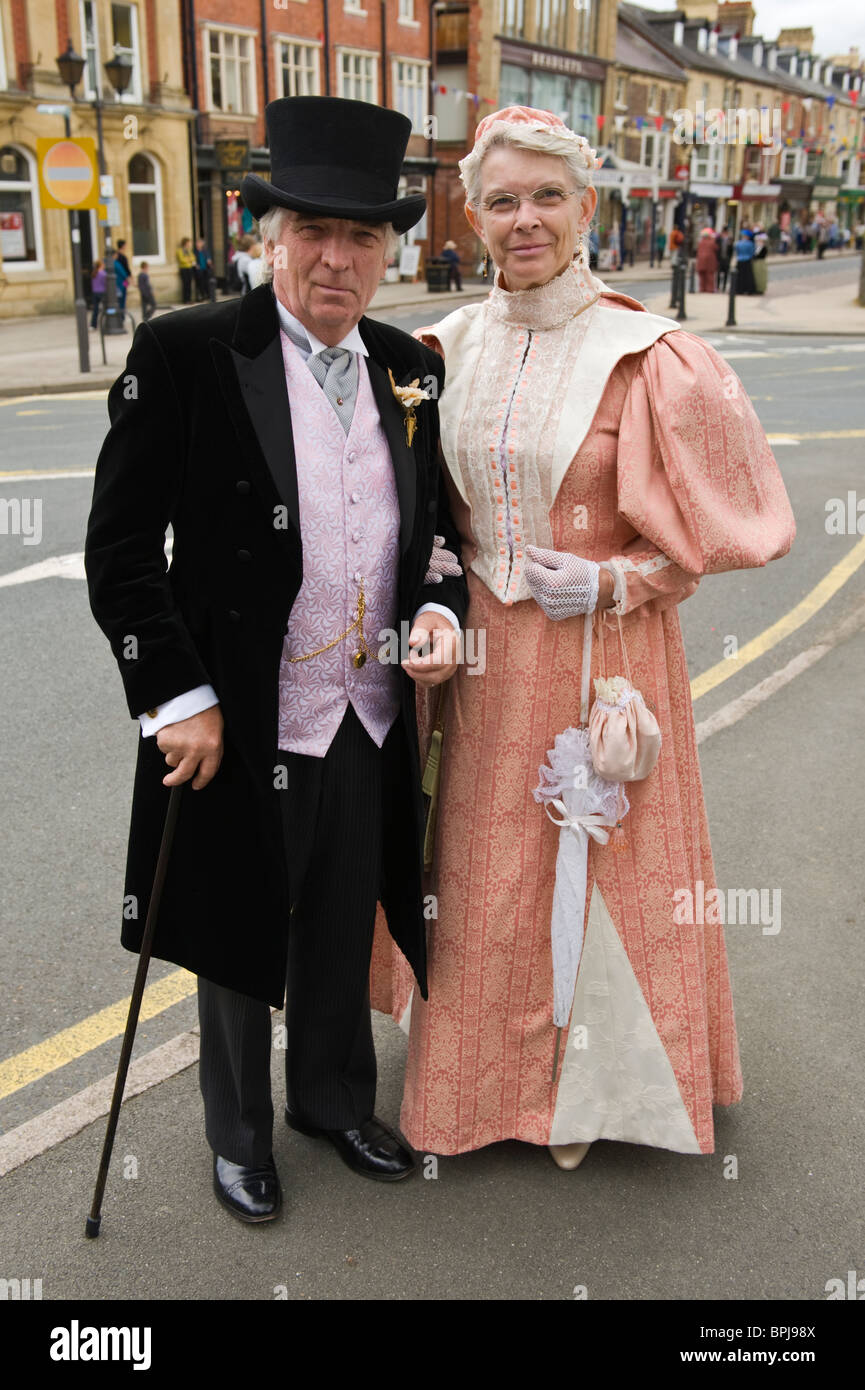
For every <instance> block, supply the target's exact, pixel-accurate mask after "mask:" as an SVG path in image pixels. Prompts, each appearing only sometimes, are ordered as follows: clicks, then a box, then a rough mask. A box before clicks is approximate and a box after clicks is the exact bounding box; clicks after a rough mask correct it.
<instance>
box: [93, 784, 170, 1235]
mask: <svg viewBox="0 0 865 1390" xmlns="http://www.w3.org/2000/svg"><path fill="white" fill-rule="evenodd" d="M183 785H184V784H183V783H182V782H181V783H180V784H179V785H178V786H176V787H172V788H171V795H170V797H169V798H168V810H167V811H166V813H165V826H164V828H163V831H162V843H161V844H160V846H159V858H158V859H157V861H156V873H155V874H154V876H153V889H152V891H151V894H150V905H149V906H148V909H147V920H146V921H145V923H144V935H143V937H142V938H141V950H140V952H139V954H138V969H137V970H136V972H135V984H134V985H133V987H132V998H131V999H130V1001H129V1014H128V1016H127V1019H126V1032H125V1033H124V1034H123V1046H122V1048H121V1049H120V1062H119V1064H118V1067H117V1077H116V1079H115V1082H114V1095H113V1096H112V1098H111V1110H110V1111H109V1114H108V1127H107V1129H106V1131H105V1143H104V1144H103V1146H102V1158H101V1159H100V1162H99V1172H98V1174H97V1177H96V1187H95V1189H94V1192H93V1204H92V1206H91V1208H90V1215H89V1216H88V1218H87V1222H86V1224H85V1227H84V1234H85V1235H86V1236H88V1237H89V1239H90V1240H94V1239H95V1238H96V1236H98V1235H99V1227H100V1224H101V1222H102V1196H103V1193H104V1192H105V1180H106V1178H107V1177H108V1165H109V1163H110V1162H111V1150H112V1149H113V1148H114V1136H115V1134H116V1132H117V1121H118V1119H119V1117H120V1104H121V1101H122V1100H123V1091H124V1088H125V1086H126V1073H127V1072H128V1071H129V1059H130V1057H131V1056H132V1044H133V1042H134V1041H135V1029H136V1028H137V1027H138V1015H139V1013H140V1011H141V997H142V995H143V994H144V982H145V980H146V979H147V967H148V966H149V965H150V953H151V950H152V949H153V933H154V931H155V929H156V917H157V914H158V912H159V902H160V899H161V897H162V886H163V884H164V883H165V875H166V872H167V870H168V859H169V856H170V854H171V842H172V840H173V839H174V827H175V825H176V824H177V813H178V811H179V810H180V793H181V792H182V791H183Z"/></svg>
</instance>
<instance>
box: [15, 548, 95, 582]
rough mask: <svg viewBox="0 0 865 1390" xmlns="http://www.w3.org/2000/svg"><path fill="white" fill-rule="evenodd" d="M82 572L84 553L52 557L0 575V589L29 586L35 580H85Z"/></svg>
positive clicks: (85, 576)
mask: <svg viewBox="0 0 865 1390" xmlns="http://www.w3.org/2000/svg"><path fill="white" fill-rule="evenodd" d="M86 578H87V575H86V574H85V571H84V551H83V550H81V551H78V553H77V554H74V555H52V556H51V557H50V558H49V559H47V560H37V561H36V564H35V565H24V566H23V567H22V568H21V569H18V570H10V572H9V574H3V575H0V589H5V588H8V587H10V586H11V585H12V584H31V583H32V582H33V581H34V580H35V579H86Z"/></svg>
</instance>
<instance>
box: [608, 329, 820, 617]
mask: <svg viewBox="0 0 865 1390" xmlns="http://www.w3.org/2000/svg"><path fill="white" fill-rule="evenodd" d="M617 489H618V507H619V511H620V513H621V515H622V516H624V517H625V518H626V519H627V520H628V521H629V522H630V524H631V526H633V528H634V530H635V531H636V532H637V535H636V536H635V537H634V539H633V540H632V541H630V542H629V543H628V544H627V545H626V546H625V547H624V548H623V550H622V551H621V553H620V554H618V555H613V556H611V557H610V559H609V561H608V565H609V568H610V569H611V570H612V572H613V575H614V578H615V597H616V604H615V611H617V612H619V613H621V614H625V613H630V612H631V611H632V610H633V609H635V608H637V607H638V606H639V605H640V604H646V605H648V606H649V611H652V610H655V609H658V608H665V607H667V606H668V605H669V604H671V603H679V602H681V600H682V599H683V598H686V597H687V596H688V595H689V594H691V593H693V592H694V590H695V589H696V587H697V584H698V583H699V580H700V578H701V577H702V576H703V575H704V574H719V573H721V572H722V571H724V570H734V569H751V568H754V567H756V566H760V565H765V564H766V563H767V561H769V560H776V559H778V558H779V557H780V556H782V555H786V554H787V551H788V550H789V549H790V546H791V545H792V543H793V538H794V536H795V534H796V523H795V521H794V519H793V511H792V508H791V506H790V501H789V498H788V497H787V491H786V488H785V487H784V482H783V479H782V477H781V473H780V470H779V468H778V465H777V463H776V462H775V459H774V457H773V454H772V450H771V449H770V447H769V441H768V440H767V438H766V435H765V434H764V432H763V428H762V426H761V425H760V422H759V420H758V419H757V414H756V412H755V410H754V407H753V406H752V405H751V402H750V400H749V399H748V397H747V395H746V393H745V390H744V387H743V386H742V383H741V382H740V380H739V378H738V377H737V376H736V373H735V372H734V371H733V370H732V369H731V368H730V367H729V366H728V365H727V363H726V362H725V361H724V360H723V358H722V357H721V356H720V355H719V354H718V353H717V352H716V351H715V350H714V348H712V347H710V346H709V344H708V343H705V342H703V340H702V339H700V338H696V337H694V336H693V335H692V334H690V333H685V332H682V331H681V330H679V331H677V332H674V333H668V334H666V335H665V336H664V337H663V338H659V339H658V341H657V342H656V343H655V344H653V346H652V347H650V348H648V349H647V351H646V352H645V353H644V354H643V356H642V359H641V361H640V364H639V366H638V368H637V370H636V372H635V373H634V377H633V380H632V383H631V386H630V389H629V391H628V395H627V399H626V401H625V407H624V410H623V413H622V417H621V422H620V426H619V443H618V453H617Z"/></svg>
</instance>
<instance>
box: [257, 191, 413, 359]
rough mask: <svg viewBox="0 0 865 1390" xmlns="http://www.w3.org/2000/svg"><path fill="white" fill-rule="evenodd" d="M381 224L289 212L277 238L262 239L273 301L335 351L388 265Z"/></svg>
mask: <svg viewBox="0 0 865 1390" xmlns="http://www.w3.org/2000/svg"><path fill="white" fill-rule="evenodd" d="M386 244H387V235H386V227H385V226H384V225H383V224H379V225H373V224H371V223H369V222H354V221H351V220H350V219H349V218H345V217H314V216H312V215H307V214H305V213H299V212H295V211H294V210H293V209H288V210H287V212H286V216H285V219H284V221H283V224H282V231H281V232H280V236H279V240H278V241H276V242H270V241H265V244H264V254H265V257H266V258H267V260H268V261H270V262H271V263H272V265H273V288H274V291H275V292H276V297H277V299H279V300H280V302H281V303H282V304H284V305H285V307H286V308H287V309H288V310H290V312H291V313H292V314H294V315H295V317H296V318H298V319H300V321H301V323H302V324H304V326H305V327H306V328H310V329H312V331H313V333H315V335H316V336H317V337H318V338H320V339H321V341H322V342H323V343H327V344H328V346H329V347H333V346H334V345H335V344H336V343H338V342H340V340H341V339H342V338H344V337H345V335H346V334H347V333H348V332H349V330H350V329H351V328H353V327H354V325H355V324H356V323H357V322H358V320H359V319H360V318H361V317H362V315H363V314H364V313H365V312H366V309H367V305H368V304H369V302H370V300H371V299H372V297H373V295H374V294H375V292H376V290H377V289H378V284H379V281H380V280H381V277H382V276H383V275H384V272H385V267H386V264H387V254H386V249H385V248H386Z"/></svg>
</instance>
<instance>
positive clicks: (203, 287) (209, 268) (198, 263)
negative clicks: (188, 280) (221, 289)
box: [195, 236, 216, 303]
mask: <svg viewBox="0 0 865 1390" xmlns="http://www.w3.org/2000/svg"><path fill="white" fill-rule="evenodd" d="M212 279H213V261H212V260H211V259H210V252H209V251H208V249H207V242H206V241H205V240H204V237H203V236H200V237H199V238H198V240H197V241H196V243H195V288H196V292H197V296H198V299H199V301H200V302H202V303H203V301H204V300H205V299H210V300H215V299H216V295H215V293H212V287H211V281H212Z"/></svg>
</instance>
